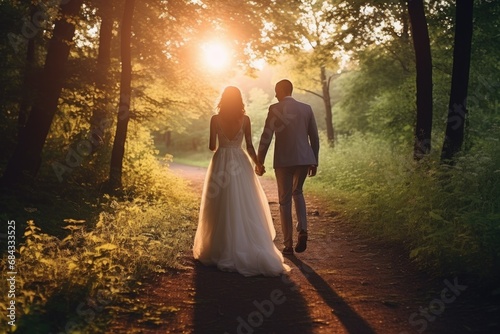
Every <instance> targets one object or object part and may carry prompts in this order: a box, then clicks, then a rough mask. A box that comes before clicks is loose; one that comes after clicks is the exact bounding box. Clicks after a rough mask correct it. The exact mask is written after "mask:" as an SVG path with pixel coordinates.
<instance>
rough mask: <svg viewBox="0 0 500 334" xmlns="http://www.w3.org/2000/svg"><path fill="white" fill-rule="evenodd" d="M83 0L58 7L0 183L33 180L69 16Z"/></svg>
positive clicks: (59, 77) (66, 46)
mask: <svg viewBox="0 0 500 334" xmlns="http://www.w3.org/2000/svg"><path fill="white" fill-rule="evenodd" d="M82 3H83V0H72V1H69V2H67V4H64V5H63V4H61V18H60V19H58V20H57V21H56V23H55V26H54V32H53V37H52V39H51V40H50V43H49V46H48V51H47V58H46V59H45V67H44V69H43V73H42V75H41V77H40V83H39V85H37V87H39V90H38V93H37V94H36V97H35V101H34V104H33V108H32V110H31V113H30V115H29V117H28V120H27V122H26V126H25V129H24V135H23V136H22V137H21V138H19V141H18V144H17V146H16V148H15V150H14V154H13V156H12V157H11V159H10V160H9V163H8V165H7V168H6V170H5V172H4V175H3V177H2V182H3V183H4V184H11V185H12V184H17V183H20V182H22V181H23V180H24V178H25V177H29V178H34V177H35V176H36V174H37V172H38V170H39V168H40V164H41V154H42V150H43V146H44V145H45V140H46V138H47V135H48V133H49V130H50V126H51V124H52V120H53V118H54V115H55V112H56V110H57V105H58V100H59V96H60V95H61V91H62V86H63V82H62V81H63V76H64V75H63V74H64V69H65V67H66V63H67V61H68V56H69V51H70V47H71V44H72V40H73V36H74V34H75V24H74V20H73V18H72V17H74V16H76V15H77V14H78V12H79V10H80V7H81V5H82Z"/></svg>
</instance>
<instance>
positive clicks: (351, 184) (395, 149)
mask: <svg viewBox="0 0 500 334" xmlns="http://www.w3.org/2000/svg"><path fill="white" fill-rule="evenodd" d="M405 151H406V152H407V153H408V154H406V155H404V154H402V153H401V152H405ZM313 184H314V187H315V188H316V189H317V190H321V192H322V193H323V194H325V196H326V197H327V198H328V199H330V203H332V206H334V207H333V209H336V210H339V209H341V210H342V211H343V214H344V215H345V216H346V218H348V220H350V221H352V222H355V224H356V225H357V226H359V227H360V228H361V229H363V230H364V231H368V232H369V233H371V234H377V235H379V236H380V237H383V238H385V239H386V240H393V241H398V242H401V243H403V244H405V245H407V247H408V251H409V254H410V257H411V258H412V259H414V260H415V261H416V262H417V263H418V264H419V265H420V266H421V267H422V268H425V269H427V270H430V271H433V272H434V273H436V274H447V273H467V274H471V275H474V276H475V277H477V278H478V279H480V280H482V279H492V278H493V277H495V276H496V275H498V272H497V270H498V269H497V268H498V265H500V260H499V259H500V201H499V198H500V146H499V145H498V142H497V141H496V140H492V139H491V140H489V141H488V140H486V141H481V144H480V145H479V144H478V145H476V146H474V147H473V148H472V149H471V150H470V151H469V152H467V153H466V154H462V155H461V156H458V157H457V159H456V161H455V163H454V164H453V165H451V166H449V165H444V164H441V163H440V162H439V157H438V156H437V155H436V154H434V155H431V156H429V157H426V158H425V159H424V160H421V161H419V162H416V161H414V160H413V158H412V155H411V150H405V148H402V147H400V146H391V144H390V143H388V142H387V141H386V140H384V139H380V138H377V137H375V136H366V135H365V136H364V135H354V136H351V137H346V138H341V139H340V140H339V144H338V145H337V146H336V147H335V148H334V149H332V148H328V145H327V144H326V143H325V144H323V146H322V150H321V162H320V169H319V174H318V177H317V178H315V181H314V182H313ZM341 203H342V204H341ZM339 206H341V207H339Z"/></svg>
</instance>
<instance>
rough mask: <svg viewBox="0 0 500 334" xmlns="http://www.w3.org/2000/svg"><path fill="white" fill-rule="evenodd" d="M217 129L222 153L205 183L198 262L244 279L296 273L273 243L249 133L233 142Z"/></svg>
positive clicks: (197, 240) (196, 251)
mask: <svg viewBox="0 0 500 334" xmlns="http://www.w3.org/2000/svg"><path fill="white" fill-rule="evenodd" d="M217 127H218V131H217V132H218V140H219V147H218V149H217V151H216V152H215V153H214V155H213V157H212V160H211V162H210V165H209V167H208V171H207V174H206V177H205V184H204V186H203V193H202V199H201V206H200V216H199V221H198V229H197V230H196V235H195V238H194V246H193V256H194V258H195V259H198V260H199V261H201V262H202V263H203V264H204V265H216V266H217V267H218V268H219V269H220V270H223V271H237V272H239V273H240V274H242V275H244V276H255V275H264V276H278V275H280V274H281V273H283V272H284V271H288V270H290V267H289V266H287V265H286V264H284V263H283V256H282V254H281V252H280V251H279V250H278V249H277V248H276V246H275V245H274V243H273V240H274V238H275V236H276V231H275V229H274V226H273V221H272V217H271V212H270V210H269V206H268V202H267V197H266V195H265V193H264V190H263V189H262V186H261V184H260V182H259V180H258V178H257V176H256V175H255V173H254V171H253V167H252V164H251V161H250V157H249V156H248V154H247V153H246V152H245V151H244V150H243V148H242V141H243V138H244V131H243V127H242V128H241V129H240V130H239V132H238V133H237V134H236V136H235V138H234V139H232V140H229V139H228V138H226V137H225V136H224V135H223V134H222V130H221V129H220V126H217Z"/></svg>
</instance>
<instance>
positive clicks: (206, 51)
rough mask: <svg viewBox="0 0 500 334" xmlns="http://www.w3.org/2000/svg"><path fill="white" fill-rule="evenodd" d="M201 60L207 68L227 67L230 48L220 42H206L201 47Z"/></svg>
mask: <svg viewBox="0 0 500 334" xmlns="http://www.w3.org/2000/svg"><path fill="white" fill-rule="evenodd" d="M201 49H202V51H203V54H202V57H203V62H204V64H205V65H206V66H207V68H208V69H211V70H214V71H221V70H223V69H226V68H228V67H229V65H230V62H231V50H230V49H229V48H228V47H227V46H226V45H225V44H224V43H222V42H219V41H211V42H206V43H204V44H203V45H202V47H201Z"/></svg>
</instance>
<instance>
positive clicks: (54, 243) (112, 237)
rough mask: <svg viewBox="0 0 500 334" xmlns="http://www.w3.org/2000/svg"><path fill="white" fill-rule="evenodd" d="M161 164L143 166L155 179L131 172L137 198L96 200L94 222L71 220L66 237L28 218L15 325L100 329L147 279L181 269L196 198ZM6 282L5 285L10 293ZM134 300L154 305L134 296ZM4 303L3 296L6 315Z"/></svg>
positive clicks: (22, 243)
mask: <svg viewBox="0 0 500 334" xmlns="http://www.w3.org/2000/svg"><path fill="white" fill-rule="evenodd" d="M143 158H144V157H143ZM156 166H157V167H156V168H155V169H154V168H152V167H151V168H149V169H145V170H146V171H147V172H148V173H150V175H149V176H150V178H145V175H146V173H144V174H141V173H138V175H136V177H133V178H130V180H132V181H131V183H130V184H129V185H128V186H127V187H126V189H129V191H130V192H131V190H130V189H132V186H133V189H134V198H133V199H129V200H125V201H122V200H119V199H117V198H113V197H110V196H108V195H105V196H103V197H101V198H99V199H98V201H97V207H98V209H97V210H98V214H97V218H96V220H95V221H85V220H79V219H70V218H68V219H65V222H66V226H64V227H63V229H65V230H66V231H67V232H68V233H67V235H66V236H65V237H60V238H58V237H55V236H52V235H48V234H45V233H43V231H42V230H41V229H40V228H39V227H38V226H37V225H35V223H34V222H33V221H29V222H28V225H27V228H26V230H25V232H24V235H23V236H18V240H19V249H18V251H19V254H18V255H17V256H16V257H17V272H18V274H17V277H16V279H17V290H16V292H17V295H16V301H17V303H16V309H17V312H18V313H17V317H18V319H17V331H19V332H26V330H28V329H29V330H30V333H35V332H33V331H31V330H32V329H33V328H39V331H38V332H39V333H48V332H60V331H61V330H66V332H68V333H76V332H80V333H96V332H100V331H101V330H102V329H103V324H104V322H105V321H107V319H109V317H112V316H113V314H114V313H113V312H119V311H120V305H124V307H130V306H131V305H132V301H131V298H132V299H133V292H134V290H135V289H136V288H137V287H138V286H139V285H141V284H142V283H141V282H142V281H143V280H144V279H145V278H146V277H150V276H151V275H153V274H155V273H165V272H166V271H168V270H169V269H170V268H180V267H181V265H180V264H179V261H178V258H179V256H180V254H181V253H182V252H183V251H186V250H187V247H188V246H189V245H190V244H191V240H192V237H193V230H194V225H193V222H194V221H195V220H196V219H195V216H196V213H197V201H195V198H194V197H193V196H192V195H191V194H190V192H189V191H187V189H186V188H185V187H186V185H185V183H184V182H183V181H181V180H179V179H177V178H175V177H174V176H172V175H170V174H169V172H168V171H166V170H165V168H160V167H158V164H156ZM139 178H142V180H141V182H139V180H138V179H139ZM21 240H22V241H21ZM5 265H6V257H5V256H4V257H3V259H2V265H1V267H2V268H5ZM4 270H5V269H4ZM6 288H7V285H5V284H4V285H2V287H1V288H0V293H2V294H3V295H4V296H6V295H7V292H6V290H5V289H6ZM133 304H134V306H136V307H139V308H143V309H147V308H148V305H141V304H140V302H139V301H136V300H135V299H134V302H133ZM127 305H128V306H127ZM6 307H7V305H6V304H5V302H3V301H2V302H1V303H0V310H2V312H3V313H4V314H5V312H6ZM167 311H168V312H171V311H172V310H167ZM167 311H165V312H167ZM162 312H163V311H162ZM1 326H2V328H3V330H6V328H7V327H4V326H6V325H5V323H2V324H1ZM68 328H70V329H68Z"/></svg>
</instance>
